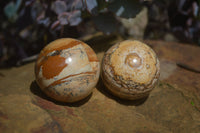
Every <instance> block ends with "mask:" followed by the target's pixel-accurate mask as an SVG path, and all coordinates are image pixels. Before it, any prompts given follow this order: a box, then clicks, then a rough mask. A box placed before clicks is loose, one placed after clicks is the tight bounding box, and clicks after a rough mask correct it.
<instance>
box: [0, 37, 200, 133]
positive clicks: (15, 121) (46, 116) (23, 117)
mask: <svg viewBox="0 0 200 133" xmlns="http://www.w3.org/2000/svg"><path fill="white" fill-rule="evenodd" d="M114 41H116V40H114ZM146 42H147V44H149V45H150V46H151V47H152V48H153V49H154V50H155V52H156V53H157V55H158V57H159V58H160V60H161V62H160V63H161V77H163V78H162V79H161V81H160V83H159V85H158V86H157V87H156V88H155V89H154V90H153V91H152V93H150V95H149V97H148V98H147V99H142V100H138V101H133V102H131V101H123V100H120V99H118V98H116V97H115V96H113V95H111V94H110V93H109V92H107V91H106V89H105V87H104V85H103V84H102V81H101V79H100V81H99V83H98V85H97V87H96V89H94V91H93V93H92V94H91V95H90V96H88V97H87V98H86V99H84V100H82V101H80V102H78V103H73V104H67V103H60V102H56V101H54V100H52V99H50V98H49V97H47V96H46V95H45V94H44V93H43V92H42V91H40V89H39V87H38V85H37V84H36V82H35V77H34V63H31V64H27V65H24V66H21V67H19V68H11V69H4V70H0V73H1V75H4V76H0V85H1V86H0V132H2V133H12V132H16V133H23V132H26V133H39V132H42V133H45V132H47V133H49V132H50V133H51V132H59V133H65V132H75V133H77V132H114V133H121V132H137V133H138V132H139V133H140V132H141V133H143V132H148V133H160V132H162V133H172V132H181V133H188V132H190V133H198V132H199V131H200V98H199V97H200V82H199V81H200V74H199V73H196V72H193V71H191V70H189V69H187V67H186V68H183V67H180V66H179V65H177V63H180V64H184V65H186V66H190V67H192V68H194V69H198V68H200V67H199V66H200V62H199V59H198V57H200V48H199V47H195V46H189V45H181V44H177V43H165V42H162V41H159V42H158V41H146ZM111 43H112V44H114V43H113V42H105V43H101V44H99V45H92V47H93V49H94V50H95V51H96V52H97V53H98V57H99V59H101V58H102V56H103V52H102V50H104V51H106V50H107V48H108V47H110V46H109V45H111ZM97 44H98V43H97ZM166 64H167V65H168V67H169V70H168V67H163V65H164V66H166ZM162 71H166V72H164V73H162ZM166 73H167V74H166Z"/></svg>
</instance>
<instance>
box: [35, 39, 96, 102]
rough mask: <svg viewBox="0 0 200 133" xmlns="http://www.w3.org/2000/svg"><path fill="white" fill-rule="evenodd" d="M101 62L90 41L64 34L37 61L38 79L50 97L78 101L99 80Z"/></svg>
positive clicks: (42, 52)
mask: <svg viewBox="0 0 200 133" xmlns="http://www.w3.org/2000/svg"><path fill="white" fill-rule="evenodd" d="M99 73H100V64H99V60H98V59H97V56H96V54H95V52H94V51H93V50H92V48H90V47H89V46H88V45H87V44H85V43H83V42H81V41H79V40H75V39H71V38H63V39H58V40H55V41H53V42H51V43H50V44H49V45H47V46H46V47H45V48H44V49H43V50H42V51H41V53H40V55H39V57H38V59H37V61H36V64H35V75H36V81H37V83H38V85H39V86H40V88H41V89H42V91H44V92H45V93H46V94H47V95H48V96H49V97H51V98H53V99H55V100H58V101H62V102H76V101H79V100H81V99H83V98H85V97H87V96H88V95H89V94H90V93H91V92H92V90H93V88H94V87H95V85H96V84H97V81H98V79H99Z"/></svg>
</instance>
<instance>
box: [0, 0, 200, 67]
mask: <svg viewBox="0 0 200 133" xmlns="http://www.w3.org/2000/svg"><path fill="white" fill-rule="evenodd" d="M199 2H200V1H199V0H26V1H25V0H10V1H1V2H0V14H1V15H0V67H1V68H7V67H12V66H17V65H20V62H21V61H22V60H24V59H28V58H30V57H32V56H33V55H36V54H38V53H39V52H40V50H41V49H42V48H43V47H44V46H45V45H47V44H48V43H49V42H51V41H53V40H55V39H57V38H63V37H72V38H78V39H79V38H81V37H84V36H87V35H92V34H95V33H97V32H102V33H103V34H104V35H105V36H109V35H113V34H117V35H119V36H122V37H123V38H124V39H128V38H129V37H132V38H135V39H145V40H165V41H176V42H182V43H187V44H190V45H198V46H200V9H199ZM137 21H139V23H140V22H141V23H144V24H143V25H142V28H140V29H138V27H141V25H137ZM127 22H128V24H127ZM135 22H136V24H135ZM145 22H146V23H145ZM135 27H136V29H138V30H135ZM130 29H131V30H130ZM138 32H140V34H139V35H140V36H137V35H138Z"/></svg>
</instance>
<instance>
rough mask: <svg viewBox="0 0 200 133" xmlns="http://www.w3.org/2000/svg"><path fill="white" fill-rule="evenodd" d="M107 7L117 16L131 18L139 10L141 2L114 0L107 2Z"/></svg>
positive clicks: (137, 0)
mask: <svg viewBox="0 0 200 133" xmlns="http://www.w3.org/2000/svg"><path fill="white" fill-rule="evenodd" d="M108 9H109V10H110V11H112V12H114V13H115V14H116V15H117V16H120V17H123V18H133V17H135V16H136V15H137V14H138V13H139V12H140V11H141V9H142V4H140V3H139V0H115V1H114V2H112V3H110V4H109V6H108Z"/></svg>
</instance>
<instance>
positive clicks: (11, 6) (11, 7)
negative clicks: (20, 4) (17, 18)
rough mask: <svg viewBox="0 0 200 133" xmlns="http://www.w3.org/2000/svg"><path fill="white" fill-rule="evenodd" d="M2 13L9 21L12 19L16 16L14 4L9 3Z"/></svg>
mask: <svg viewBox="0 0 200 133" xmlns="http://www.w3.org/2000/svg"><path fill="white" fill-rule="evenodd" d="M4 13H5V15H6V16H7V17H8V18H9V19H10V18H12V17H13V16H14V15H15V14H16V8H15V3H14V2H9V3H8V4H7V5H6V6H5V7H4Z"/></svg>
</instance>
